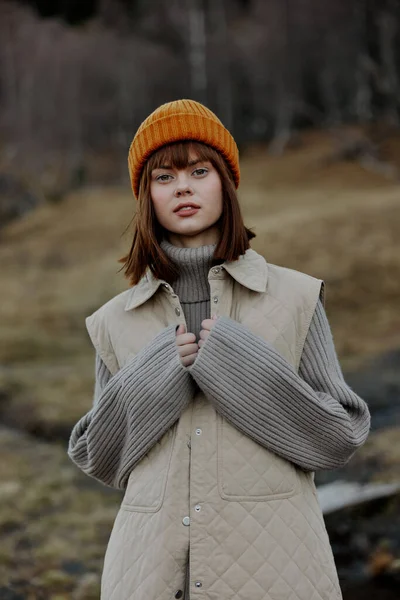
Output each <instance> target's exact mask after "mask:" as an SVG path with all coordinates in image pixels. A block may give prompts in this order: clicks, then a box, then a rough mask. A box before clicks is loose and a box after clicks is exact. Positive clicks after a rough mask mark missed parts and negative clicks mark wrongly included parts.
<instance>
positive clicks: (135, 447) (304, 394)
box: [68, 242, 370, 489]
mask: <svg viewBox="0 0 400 600" xmlns="http://www.w3.org/2000/svg"><path fill="white" fill-rule="evenodd" d="M163 247H164V250H165V251H166V252H167V254H168V255H169V256H170V257H171V258H173V259H174V261H175V262H176V263H177V264H178V267H179V270H180V277H179V278H178V280H177V281H176V282H174V286H173V287H174V290H175V292H176V293H178V295H179V297H180V299H181V302H182V307H183V310H184V312H185V317H186V320H187V323H188V329H189V331H190V330H192V332H193V333H196V335H198V332H199V330H200V324H201V321H202V319H203V318H206V317H209V314H210V309H209V300H208V298H207V292H208V280H207V275H208V269H209V266H210V264H211V254H212V250H213V248H212V246H206V247H203V248H198V249H181V248H175V247H173V246H171V245H170V244H168V243H165V242H163ZM157 293H158V292H157ZM196 297H197V299H198V302H196ZM175 338H176V334H175V325H170V326H168V327H167V328H166V329H164V330H162V331H161V332H160V333H159V334H158V335H156V336H155V338H154V339H153V340H152V341H151V342H150V343H149V344H147V345H146V347H145V348H143V350H141V352H139V354H138V355H136V356H135V357H134V358H133V359H132V360H131V361H130V362H129V363H128V364H127V365H125V366H124V367H123V368H122V369H120V371H118V372H117V373H116V374H115V375H114V376H113V377H111V374H110V372H109V371H108V369H107V367H106V366H105V365H104V363H103V362H102V360H101V358H100V357H99V356H97V357H96V387H95V397H94V404H93V407H92V409H91V410H90V411H89V412H88V413H87V414H86V415H85V416H84V417H82V419H81V420H80V421H79V422H78V423H77V424H76V425H75V427H74V429H73V431H72V434H71V439H70V443H69V449H68V453H69V456H70V457H71V459H72V460H73V461H74V462H75V463H76V464H77V465H78V466H79V467H80V468H81V469H82V470H83V471H84V472H86V473H87V474H88V475H91V476H93V477H95V478H96V479H99V480H100V481H102V482H103V483H105V484H107V485H110V486H113V487H118V488H121V489H124V487H125V486H126V483H127V480H128V477H129V474H130V472H131V471H132V469H133V468H134V467H135V466H136V464H137V463H138V461H140V459H141V458H142V457H143V456H144V455H145V454H146V453H147V452H148V451H149V450H150V449H151V448H152V446H153V445H154V444H155V443H156V442H157V441H158V440H159V439H160V438H161V437H162V435H164V433H165V432H166V431H168V429H169V428H170V427H171V426H172V425H173V424H174V423H175V421H176V420H177V419H178V418H179V416H180V414H181V413H182V411H183V410H184V408H185V407H186V406H187V404H188V403H189V402H190V400H191V399H192V397H193V394H194V391H195V382H196V384H197V385H198V386H199V387H200V388H201V389H202V391H203V392H204V393H205V394H206V396H207V398H208V399H209V401H210V402H211V403H212V404H213V405H214V407H215V409H216V410H217V411H218V412H219V413H221V414H222V415H223V416H224V417H225V418H226V419H227V420H229V421H230V422H231V423H232V424H233V425H234V426H236V427H237V428H238V429H240V430H241V431H243V432H244V433H245V434H246V435H248V436H249V437H251V438H253V439H254V440H256V441H257V442H258V443H259V444H261V445H263V446H265V447H267V448H269V449H270V450H272V451H273V452H276V454H279V455H280V456H282V457H283V458H286V459H287V460H290V461H291V462H293V463H295V464H297V465H298V466H299V467H301V468H302V469H305V470H311V471H314V470H318V469H332V468H336V467H339V466H342V465H343V464H345V463H346V462H347V461H348V460H349V458H350V457H351V456H352V454H353V453H354V452H355V450H356V449H357V448H358V447H359V446H360V445H361V444H363V443H364V441H365V439H366V437H367V435H368V431H369V425H370V416H369V411H368V407H367V405H366V404H365V402H364V401H363V400H362V399H361V398H359V396H357V394H355V392H353V390H351V388H349V386H348V385H347V384H346V382H345V380H344V378H343V375H342V371H341V368H340V365H339V362H338V359H337V355H336V352H335V347H334V343H333V339H332V334H331V330H330V327H329V323H328V319H327V317H326V314H325V310H324V308H323V306H322V304H321V302H318V304H317V307H316V310H315V313H314V316H313V319H312V322H311V325H310V329H309V331H308V334H307V338H306V341H305V345H304V349H303V354H302V357H301V362H300V367H299V371H298V373H297V372H296V371H295V370H294V369H293V367H292V366H291V365H290V364H289V363H288V362H287V361H286V360H285V359H284V358H283V357H282V356H281V355H280V354H279V353H278V352H277V351H276V350H275V348H274V347H273V346H272V345H271V344H269V343H268V342H265V341H264V340H263V339H261V338H260V337H258V336H256V335H255V334H253V333H252V332H250V331H249V330H248V329H247V328H246V327H244V326H243V325H241V324H240V323H238V322H236V321H234V320H232V319H229V318H228V317H220V318H218V319H217V321H216V324H215V326H214V327H213V329H212V330H211V332H210V335H209V337H208V340H207V342H206V343H205V344H204V346H203V347H202V349H201V350H200V352H199V355H198V357H197V358H196V360H195V362H194V364H193V365H191V366H190V367H188V368H184V369H182V368H181V365H180V363H179V361H177V360H176V353H177V349H176V341H175ZM149 382H154V384H153V385H152V386H151V385H150V383H149Z"/></svg>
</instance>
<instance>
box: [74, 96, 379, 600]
mask: <svg viewBox="0 0 400 600" xmlns="http://www.w3.org/2000/svg"><path fill="white" fill-rule="evenodd" d="M128 162H129V171H130V176H131V182H132V188H133V192H134V195H135V196H136V198H137V200H138V206H137V212H136V216H135V222H134V234H133V243H132V247H131V249H130V251H129V253H128V255H127V256H125V257H124V258H123V259H121V262H123V264H124V267H125V275H126V276H127V278H128V279H129V281H130V283H131V287H130V288H129V289H128V290H126V291H125V292H123V293H121V294H119V295H117V296H116V297H114V298H112V299H111V300H110V301H109V302H107V303H106V304H104V305H103V306H102V307H100V308H99V309H98V310H97V311H96V312H94V313H93V314H92V315H91V316H90V317H88V318H87V319H86V325H87V329H88V332H89V334H90V337H91V340H92V342H93V345H94V347H95V349H96V351H97V354H96V387H95V398H94V404H93V407H92V409H91V410H90V411H89V412H88V413H87V414H86V415H85V416H84V417H83V418H82V419H81V420H80V421H79V422H78V423H77V424H76V426H75V427H74V429H73V431H72V435H71V440H70V444H69V450H68V452H69V456H70V457H71V459H72V460H73V461H74V462H75V463H76V464H77V465H78V466H79V467H80V468H81V469H82V470H83V471H84V472H85V473H87V474H88V475H90V476H92V477H95V478H96V479H98V480H100V481H101V482H103V483H104V484H106V485H109V486H113V487H116V488H119V489H121V490H124V491H125V494H124V497H123V500H122V504H121V507H120V510H119V512H118V515H117V517H116V521H115V524H114V527H113V530H112V534H111V537H110V541H109V544H108V548H107V552H106V557H105V563H104V570H103V576H102V598H104V600H128V599H129V600H172V599H175V598H185V600H188V598H189V596H190V598H191V599H192V600H194V599H199V600H200V599H204V600H249V599H251V600H311V599H315V600H317V599H318V600H336V599H339V598H341V592H340V588H339V583H338V579H337V574H336V569H335V564H334V560H333V556H332V551H331V548H330V544H329V539H328V536H327V532H326V529H325V526H324V521H323V517H322V514H321V510H320V507H319V504H318V500H317V495H316V490H315V486H314V481H313V472H314V471H315V470H317V469H333V468H336V467H339V466H341V465H344V464H345V463H346V462H347V461H348V460H349V458H350V457H351V456H352V454H353V453H354V452H355V450H356V449H357V448H358V447H359V446H360V445H361V444H363V442H364V441H365V439H366V437H367V435H368V431H369V425H370V416H369V412H368V408H367V406H366V404H365V403H364V401H363V400H362V399H360V398H359V397H358V396H357V395H356V394H355V393H354V392H353V391H352V390H351V389H350V388H349V387H348V386H347V385H346V383H345V381H344V379H343V375H342V372H341V369H340V366H339V363H338V359H337V356H336V353H335V348H334V344H333V340H332V335H331V331H330V327H329V323H328V321H327V317H326V314H325V311H324V306H323V299H324V296H323V290H324V284H323V281H321V280H319V279H315V278H313V277H311V276H309V275H305V274H303V273H300V272H297V271H294V270H291V269H287V268H283V267H278V266H276V265H272V264H269V263H267V262H266V261H265V259H264V258H263V257H262V256H260V255H259V254H257V253H256V252H255V251H254V250H252V249H251V248H250V244H249V241H250V239H251V238H253V237H254V234H253V233H252V232H251V231H249V230H248V229H246V227H245V226H244V224H243V220H242V216H241V212H240V208H239V204H238V200H237V196H236V189H237V187H238V185H239V178H240V171H239V162H238V150H237V146H236V144H235V141H234V139H233V137H232V136H231V134H230V133H229V131H227V129H225V128H224V126H223V125H222V123H221V122H220V121H219V119H218V118H217V117H216V116H215V114H214V113H212V112H211V111H210V110H209V109H207V108H206V107H205V106H203V105H201V104H199V103H198V102H195V101H193V100H179V101H175V102H170V103H168V104H164V105H162V106H160V107H159V108H158V109H157V110H155V111H154V112H153V113H152V114H151V115H150V116H149V117H148V118H147V119H146V120H145V121H144V122H143V123H142V124H141V126H140V127H139V129H138V131H137V133H136V135H135V137H134V139H133V142H132V144H131V147H130V151H129V159H128Z"/></svg>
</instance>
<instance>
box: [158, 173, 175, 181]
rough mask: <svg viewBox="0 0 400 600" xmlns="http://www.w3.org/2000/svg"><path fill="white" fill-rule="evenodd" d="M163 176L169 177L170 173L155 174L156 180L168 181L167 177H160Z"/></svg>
mask: <svg viewBox="0 0 400 600" xmlns="http://www.w3.org/2000/svg"><path fill="white" fill-rule="evenodd" d="M163 177H171V175H167V174H166V173H163V174H162V175H157V177H156V181H168V179H162V178H163Z"/></svg>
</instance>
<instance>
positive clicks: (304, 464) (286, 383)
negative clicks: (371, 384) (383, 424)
mask: <svg viewBox="0 0 400 600" xmlns="http://www.w3.org/2000/svg"><path fill="white" fill-rule="evenodd" d="M188 371H190V373H191V375H192V376H193V377H194V379H195V380H196V382H197V383H198V385H199V387H200V388H201V389H202V390H203V392H204V393H205V394H206V396H207V397H208V399H209V400H210V401H211V402H212V403H213V404H214V406H215V408H216V410H217V411H218V412H219V413H221V414H222V415H223V416H224V417H225V418H226V419H227V420H228V421H229V422H231V423H232V424H233V425H234V426H235V427H237V428H238V429H240V430H241V431H243V432H244V433H245V434H246V435H248V436H249V437H251V438H253V439H254V440H255V441H256V442H258V443H259V444H261V445H263V446H265V447H266V448H269V449H270V450H272V451H273V452H275V453H276V454H278V455H280V456H282V457H283V458H286V459H287V460H289V461H291V462H293V463H295V464H297V465H298V466H300V467H301V468H302V469H304V470H311V471H315V470H318V469H334V468H337V467H340V466H342V465H344V464H345V463H346V462H347V461H348V460H349V459H350V457H351V456H352V454H353V453H354V452H355V450H356V449H357V448H358V447H359V446H361V445H362V444H363V443H364V441H365V439H366V437H367V435H368V432H369V427H370V415H369V411H368V407H367V405H366V403H365V402H364V401H363V400H362V399H361V398H360V397H359V396H357V394H356V393H355V392H354V391H353V390H351V389H350V388H349V386H348V385H347V384H346V382H345V381H344V378H343V374H342V372H341V369H340V366H339V362H338V359H337V356H336V351H335V348H334V343H333V339H332V333H331V330H330V326H329V322H328V319H327V317H326V314H325V310H324V308H323V306H322V304H321V302H319V303H318V305H317V308H316V310H315V313H314V316H313V319H312V323H311V326H310V329H309V332H308V335H307V339H306V342H305V347H304V350H303V354H302V359H301V365H300V369H299V373H298V374H297V373H296V371H295V369H294V368H293V367H292V366H291V365H290V364H289V363H288V362H287V361H286V360H285V359H284V358H283V357H282V356H281V355H280V354H279V353H278V352H277V351H276V350H275V349H274V348H273V346H271V345H270V344H268V343H267V342H265V341H264V340H262V339H261V338H259V337H258V336H256V335H254V334H253V333H252V332H251V331H249V330H248V329H247V328H246V327H244V326H243V325H241V324H239V323H237V322H236V321H233V320H232V319H229V318H227V317H220V318H219V319H217V321H216V324H215V325H214V327H213V328H212V330H211V332H210V335H209V336H208V339H207V341H206V343H205V344H204V345H203V347H202V349H201V350H200V352H199V356H198V357H197V359H196V361H195V362H194V364H193V365H192V366H191V367H188Z"/></svg>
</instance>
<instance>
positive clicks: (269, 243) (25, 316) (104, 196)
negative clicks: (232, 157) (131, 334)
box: [0, 133, 400, 600]
mask: <svg viewBox="0 0 400 600" xmlns="http://www.w3.org/2000/svg"><path fill="white" fill-rule="evenodd" d="M329 143H330V142H329V139H328V138H327V137H326V136H325V135H324V134H321V133H309V134H304V136H303V145H302V146H301V147H299V148H296V149H291V150H288V151H287V152H286V153H285V155H284V156H283V157H271V156H269V155H268V154H267V152H266V150H265V148H260V147H253V148H252V149H249V150H248V151H247V152H246V153H243V158H242V184H241V187H240V200H241V204H242V208H243V212H244V215H245V221H246V224H247V226H248V227H250V228H253V229H254V231H255V232H256V234H257V237H256V239H255V240H254V242H253V248H254V249H255V250H257V251H258V252H261V253H262V254H263V255H264V256H265V257H266V258H267V260H268V261H270V262H273V263H276V264H280V265H284V266H287V267H291V268H295V269H299V270H302V271H305V272H307V273H309V274H311V275H314V276H316V277H320V278H322V279H324V280H325V282H326V292H327V293H326V308H327V313H328V316H329V319H330V322H331V325H332V330H333V334H334V339H335V342H336V346H337V349H338V353H339V356H340V358H341V361H342V365H343V366H344V368H346V369H348V370H349V369H352V368H354V367H355V366H359V365H361V364H363V362H364V361H365V360H367V359H369V360H371V359H373V357H374V356H375V355H380V354H382V353H383V352H385V351H389V350H393V349H398V348H399V347H400V311H399V306H400V277H399V268H400V201H399V192H400V186H399V184H397V183H396V182H394V181H393V180H390V179H385V178H383V177H382V175H380V174H378V173H372V172H367V171H366V170H364V169H363V168H362V167H361V166H360V165H358V164H357V163H347V162H337V163H332V164H327V163H325V162H324V161H323V160H322V159H323V157H324V156H325V155H326V154H327V153H328V152H329ZM389 150H390V152H391V157H392V159H393V161H394V162H396V159H397V156H400V151H399V143H398V141H397V140H396V139H394V140H393V142H392V143H391V146H390V148H389ZM133 210H134V200H133V197H132V194H131V191H130V188H129V186H128V185H126V186H125V187H118V188H117V187H114V188H94V187H92V188H89V189H85V190H82V191H79V192H75V193H73V194H70V195H69V196H68V197H67V198H66V199H65V200H64V201H63V202H61V203H59V204H56V205H47V204H43V205H41V206H40V207H38V208H37V209H36V210H35V211H34V212H31V213H29V214H27V215H26V216H25V217H24V218H23V219H21V220H19V221H18V222H14V223H12V224H11V225H9V226H8V227H7V228H6V229H5V230H4V231H3V232H2V234H1V238H0V264H1V265H2V268H1V273H0V285H1V289H2V290H3V297H2V302H1V307H0V337H1V339H2V341H3V343H2V345H1V349H0V365H1V366H0V396H1V404H0V406H1V422H2V424H3V427H4V426H5V427H4V428H3V430H2V431H1V432H0V433H1V435H0V452H1V453H2V456H6V457H7V461H4V463H3V466H2V467H1V470H0V480H1V483H0V494H2V495H3V496H4V495H5V497H6V498H7V500H8V502H12V503H13V506H14V509H13V510H12V511H10V510H4V511H0V525H1V526H2V531H3V534H1V536H0V540H1V543H0V546H1V547H2V548H4V550H2V551H1V552H0V591H1V586H2V585H3V586H9V585H10V581H9V579H10V573H12V575H13V577H14V579H15V581H14V584H12V585H11V587H12V589H16V590H17V591H21V590H22V593H25V594H26V595H25V596H24V597H39V596H34V595H32V596H28V592H29V593H32V594H35V593H38V592H37V590H42V591H43V590H45V591H46V590H47V591H46V592H44V593H48V592H49V591H50V590H51V591H52V593H54V594H55V593H57V594H60V595H59V596H57V597H60V598H61V597H63V598H64V597H68V598H69V597H72V596H70V595H68V596H63V595H62V594H64V593H70V592H71V590H74V594H75V596H73V597H74V598H75V597H76V598H78V597H79V598H80V599H81V600H82V599H85V598H87V599H89V598H92V597H93V598H96V597H97V596H96V590H97V585H98V573H99V569H100V566H101V558H102V552H103V550H104V545H105V543H106V540H107V535H108V532H109V528H110V526H111V523H112V519H113V515H114V514H115V510H116V507H117V502H118V497H119V495H118V494H117V493H115V494H114V493H113V492H112V491H108V490H105V488H103V487H102V486H100V485H97V484H96V483H94V482H92V481H90V480H88V478H85V477H84V476H81V475H80V474H79V473H78V472H77V470H76V469H75V467H74V466H73V465H72V464H71V463H70V462H69V460H68V458H67V457H66V455H65V444H66V440H67V439H68V435H69V431H70V429H71V427H72V425H73V424H74V422H75V421H76V420H77V419H78V418H79V417H80V416H81V415H82V414H83V413H84V412H85V411H86V410H87V409H88V408H89V406H90V404H91V398H92V390H93V367H94V362H93V358H94V352H93V348H92V346H91V344H90V342H89V338H88V336H87V333H86V329H85V325H84V319H85V316H87V315H89V314H90V313H91V312H93V311H94V310H95V309H96V308H98V307H99V306H100V305H101V304H103V303H104V302H105V301H107V300H108V299H109V298H111V297H112V296H113V295H115V294H116V293H118V292H119V291H122V290H123V289H125V288H126V287H127V283H126V281H125V280H124V278H123V276H122V274H121V273H118V270H119V269H120V264H118V263H117V259H118V258H119V257H120V256H121V255H122V254H123V253H124V252H125V251H126V250H127V248H128V246H129V243H130V237H129V232H128V233H125V235H123V233H124V230H125V229H126V227H127V226H128V224H129V222H130V220H131V218H132V214H133ZM21 431H22V432H29V433H31V434H32V436H29V437H25V436H24V435H23V433H21ZM393 435H395V434H392V437H391V438H390V439H392V438H393ZM38 438H40V441H38ZM375 440H377V441H376V446H375ZM390 446H391V447H393V446H394V444H393V442H390ZM375 447H377V448H378V450H377V452H378V453H380V455H381V454H382V452H388V451H389V449H388V447H387V445H386V446H385V444H384V438H383V437H382V436H381V435H379V434H378V433H377V434H376V437H375V438H374V437H371V440H370V441H369V442H368V445H367V446H366V449H365V456H366V457H367V459H368V460H373V457H374V456H375V455H374V448H375ZM362 452H364V450H361V451H360V454H359V459H358V460H360V461H362V456H363V455H362ZM392 452H396V450H395V449H393V450H392ZM397 452H398V451H397ZM397 460H400V457H398V456H397V455H396V456H395V458H393V455H391V460H390V465H391V470H390V475H389V476H388V477H389V478H391V477H394V473H395V469H393V464H394V461H397ZM6 463H7V464H6ZM396 464H398V463H396ZM42 466H43V470H42ZM26 486H28V488H29V493H28V494H25V493H21V491H22V490H25V489H26ZM88 506H90V511H89V510H88ZM88 512H90V514H91V520H88ZM41 523H42V525H41ZM50 530H51V531H54V536H55V537H51V536H50V537H49V535H48V531H50ZM4 532H5V533H4ZM56 538H57V539H56ZM78 549H79V550H80V552H79V554H77V552H78ZM74 556H75V557H76V556H79V560H75V559H74ZM27 557H29V560H28V561H27ZM74 560H75V563H74ZM16 581H17V583H15V582H16ZM18 581H20V583H18ZM21 581H22V582H23V583H21ZM24 582H25V583H24ZM35 582H36V583H35ZM77 582H78V583H77ZM13 586H14V587H13ZM18 586H19V587H18ZM24 586H25V587H24ZM79 586H80V587H79ZM85 586H86V588H85ZM78 588H79V589H81V592H79V593H80V595H78V591H77V590H78ZM4 589H6V588H4ZM7 589H8V588H7ZM82 590H83V591H82ZM85 590H86V591H85ZM71 593H72V592H71ZM44 597H47V596H44ZM54 597H55V596H54Z"/></svg>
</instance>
